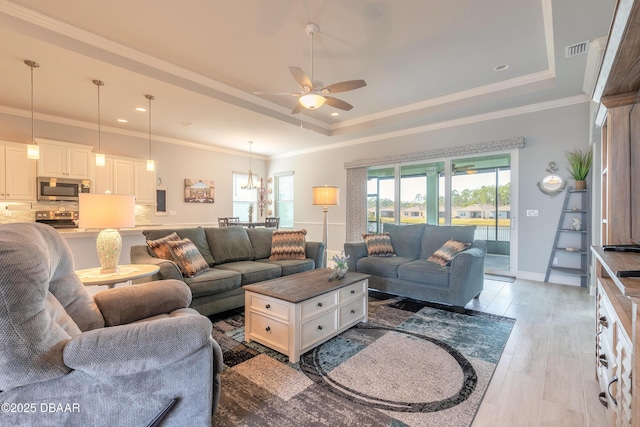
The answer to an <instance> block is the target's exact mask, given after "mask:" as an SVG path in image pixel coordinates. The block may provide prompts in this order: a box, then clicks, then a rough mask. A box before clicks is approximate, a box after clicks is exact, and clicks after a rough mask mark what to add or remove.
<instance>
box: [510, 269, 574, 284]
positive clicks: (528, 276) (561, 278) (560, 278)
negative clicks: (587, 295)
mask: <svg viewBox="0 0 640 427" xmlns="http://www.w3.org/2000/svg"><path fill="white" fill-rule="evenodd" d="M516 277H517V278H518V279H523V280H535V281H536V282H544V277H545V274H544V273H534V272H532V271H518V272H517V274H516ZM549 283H555V284H558V285H569V286H580V277H579V276H568V275H563V274H551V275H550V276H549Z"/></svg>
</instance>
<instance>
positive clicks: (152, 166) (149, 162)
mask: <svg viewBox="0 0 640 427" xmlns="http://www.w3.org/2000/svg"><path fill="white" fill-rule="evenodd" d="M144 97H145V98H147V99H148V100H149V158H148V159H147V171H149V172H153V171H154V170H156V162H154V161H153V160H151V101H153V100H154V99H156V98H155V97H154V96H153V95H145V96H144Z"/></svg>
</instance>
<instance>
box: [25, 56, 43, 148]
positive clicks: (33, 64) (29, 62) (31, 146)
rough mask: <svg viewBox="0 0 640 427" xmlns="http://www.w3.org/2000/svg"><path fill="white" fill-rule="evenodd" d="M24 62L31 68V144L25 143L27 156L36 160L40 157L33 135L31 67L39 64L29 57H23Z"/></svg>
mask: <svg viewBox="0 0 640 427" xmlns="http://www.w3.org/2000/svg"><path fill="white" fill-rule="evenodd" d="M24 63H25V64H27V66H28V67H29V68H31V144H29V145H27V157H28V158H30V159H35V160H38V159H39V158H40V147H38V145H37V144H36V139H35V136H34V131H33V128H34V123H35V120H34V118H33V69H34V68H39V67H40V64H38V63H37V62H36V61H31V60H30V59H25V61H24Z"/></svg>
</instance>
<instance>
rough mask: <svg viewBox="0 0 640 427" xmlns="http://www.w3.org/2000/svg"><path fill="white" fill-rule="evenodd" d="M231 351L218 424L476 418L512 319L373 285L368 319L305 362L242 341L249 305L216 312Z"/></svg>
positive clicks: (217, 332)
mask: <svg viewBox="0 0 640 427" xmlns="http://www.w3.org/2000/svg"><path fill="white" fill-rule="evenodd" d="M211 319H212V321H213V322H214V325H213V329H214V331H213V336H214V338H215V339H216V340H217V341H218V343H219V344H220V346H221V347H222V349H223V352H224V362H225V370H224V372H223V373H222V393H221V397H220V404H219V406H218V410H217V412H216V414H215V417H214V420H213V425H214V426H218V427H222V426H251V427H253V426H274V427H276V426H277V427H283V426H291V427H300V426H389V427H400V426H438V427H447V426H451V427H462V426H469V425H471V422H472V421H473V418H474V416H475V414H476V412H477V410H478V407H479V406H480V402H481V401H482V397H483V396H484V393H485V391H486V389H487V386H488V384H489V381H490V379H491V376H492V375H493V371H494V369H495V366H496V364H497V363H498V360H499V359H500V355H501V354H502V350H503V349H504V345H505V343H506V341H507V339H508V337H509V334H510V333H511V329H512V327H513V324H514V322H515V320H514V319H510V318H506V317H501V316H495V315H491V314H486V313H480V312H477V311H472V310H465V311H464V312H463V313H455V312H452V311H450V310H448V307H446V306H440V305H435V304H429V303H424V302H419V301H415V300H410V299H406V298H400V297H395V296H390V295H386V294H381V293H378V292H370V293H369V319H368V322H367V323H360V324H358V325H356V326H354V327H353V328H351V329H349V330H347V331H345V332H343V333H342V334H340V335H338V336H337V337H335V338H333V339H331V340H329V341H327V342H325V343H324V344H322V345H320V346H319V347H317V348H316V349H314V350H311V351H309V352H307V353H305V354H304V355H303V356H302V357H301V359H300V362H299V363H295V364H290V363H288V361H287V357H286V356H284V355H282V354H280V353H277V352H275V351H273V350H270V349H268V348H267V347H264V346H262V345H260V344H258V343H245V342H244V316H243V314H242V312H240V311H237V312H228V313H225V314H224V315H223V316H218V317H217V318H213V317H212V318H211Z"/></svg>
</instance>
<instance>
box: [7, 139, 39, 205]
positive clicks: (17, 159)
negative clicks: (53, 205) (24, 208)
mask: <svg viewBox="0 0 640 427" xmlns="http://www.w3.org/2000/svg"><path fill="white" fill-rule="evenodd" d="M0 165H1V166H2V171H0V200H36V161H35V160H33V159H29V158H27V145H26V144H18V143H11V142H4V141H0Z"/></svg>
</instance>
